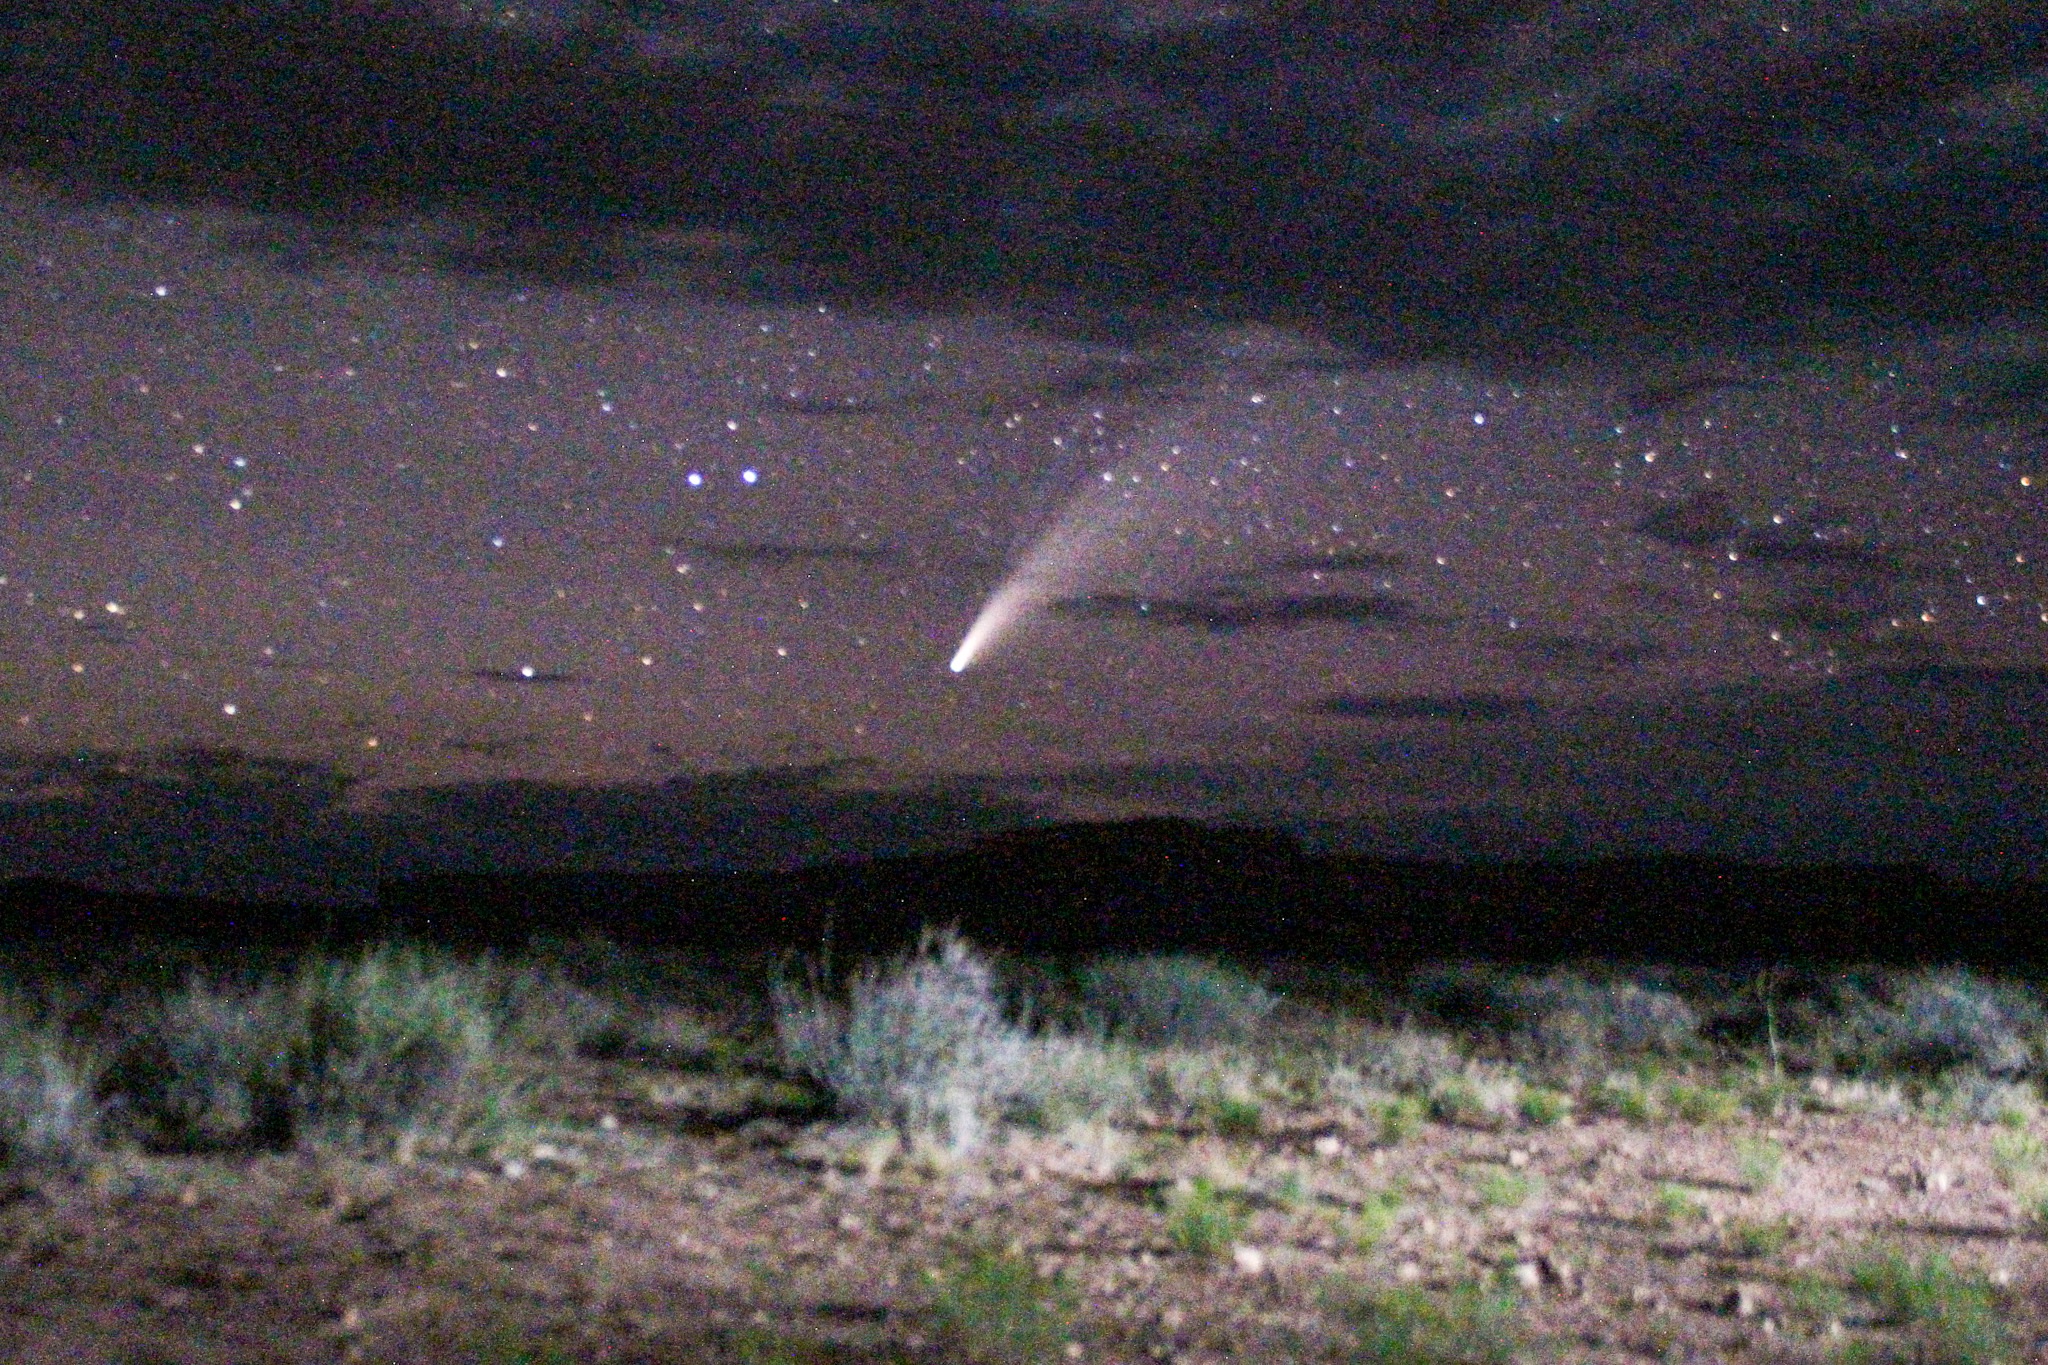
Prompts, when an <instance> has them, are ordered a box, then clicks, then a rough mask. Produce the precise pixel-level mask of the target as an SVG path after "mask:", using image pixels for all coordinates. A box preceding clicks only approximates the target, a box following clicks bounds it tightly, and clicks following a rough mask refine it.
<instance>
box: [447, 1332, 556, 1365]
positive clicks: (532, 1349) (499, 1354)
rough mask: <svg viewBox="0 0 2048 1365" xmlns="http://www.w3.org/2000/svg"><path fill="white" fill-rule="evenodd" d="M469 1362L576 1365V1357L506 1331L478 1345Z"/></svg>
mask: <svg viewBox="0 0 2048 1365" xmlns="http://www.w3.org/2000/svg"><path fill="white" fill-rule="evenodd" d="M471 1360H472V1361H474V1362H475V1365H577V1358H576V1356H575V1355H574V1354H573V1353H572V1352H571V1351H570V1350H569V1348H568V1347H566V1346H564V1345H562V1344H561V1343H560V1342H558V1341H549V1340H546V1339H545V1338H543V1339H541V1340H538V1341H536V1340H534V1339H533V1338H532V1337H531V1336H529V1335H528V1334H527V1333H524V1332H518V1331H514V1330H512V1329H509V1328H508V1329H506V1330H504V1331H501V1332H497V1333H495V1334H493V1335H492V1336H489V1337H487V1338H485V1339H484V1340H483V1341H482V1342H480V1343H479V1344H478V1345H477V1347H476V1349H475V1351H474V1353H473V1354H472V1355H471Z"/></svg>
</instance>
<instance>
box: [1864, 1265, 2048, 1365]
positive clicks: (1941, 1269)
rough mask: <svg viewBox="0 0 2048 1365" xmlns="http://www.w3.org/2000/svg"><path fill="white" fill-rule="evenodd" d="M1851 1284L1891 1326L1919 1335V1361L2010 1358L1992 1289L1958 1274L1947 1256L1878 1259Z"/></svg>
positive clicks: (1937, 1364) (1943, 1364)
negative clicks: (1875, 1307) (1917, 1258)
mask: <svg viewBox="0 0 2048 1365" xmlns="http://www.w3.org/2000/svg"><path fill="white" fill-rule="evenodd" d="M1849 1282H1850V1285H1851V1286H1852V1287H1853V1288H1854V1289H1855V1291H1856V1292H1857V1293H1858V1294H1860V1295H1862V1296H1863V1297H1864V1298H1866V1299H1869V1300H1870V1301H1871V1302H1872V1303H1874V1304H1875V1305H1876V1306H1877V1308H1878V1311H1879V1312H1880V1313H1882V1314H1883V1315H1884V1318H1885V1320H1886V1321H1888V1322H1889V1323H1891V1324H1893V1325H1895V1326H1899V1327H1903V1328H1906V1329H1908V1330H1909V1331H1910V1332H1911V1333H1912V1334H1913V1335H1914V1337H1915V1338H1916V1339H1917V1341H1916V1345H1917V1353H1916V1358H1917V1359H1918V1360H1921V1361H1924V1362H1929V1365H1991V1362H1994V1361H1998V1360H2002V1359H2007V1358H2009V1357H2008V1354H2007V1353H2008V1352H2009V1350H2010V1349H2011V1338H2010V1336H2009V1334H2008V1333H2007V1331H2006V1329H2005V1326H2004V1323H2003V1321H2002V1319H2001V1316H2000V1312H1999V1305H1998V1301H1997V1297H1996V1295H1994V1294H1993V1292H1992V1289H1991V1286H1990V1284H1989V1283H1988V1282H1987V1281H1986V1280H1985V1279H1984V1278H1983V1277H1982V1276H1978V1275H1967V1274H1964V1273H1963V1272H1961V1271H1958V1270H1957V1269H1956V1268H1955V1266H1954V1265H1953V1264H1952V1263H1951V1262H1950V1261H1949V1259H1948V1258H1947V1257H1946V1256H1939V1255H1935V1256H1928V1257H1926V1258H1925V1259H1919V1260H1916V1259H1912V1258H1909V1257H1907V1256H1906V1255H1905V1254H1903V1253H1901V1252H1891V1253H1887V1254H1883V1255H1879V1256H1875V1257H1872V1258H1871V1259H1869V1260H1865V1261H1863V1262H1860V1263H1859V1264H1857V1265H1856V1266H1855V1267H1853V1268H1852V1269H1851V1271H1850V1274H1849Z"/></svg>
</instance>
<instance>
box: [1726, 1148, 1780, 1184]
mask: <svg viewBox="0 0 2048 1365" xmlns="http://www.w3.org/2000/svg"><path fill="white" fill-rule="evenodd" d="M1735 1170H1736V1173H1737V1174H1739V1175H1740V1176H1741V1177H1742V1183H1743V1184H1745V1185H1747V1186H1749V1188H1750V1189H1752V1190H1758V1191H1762V1190H1768V1189H1770V1188H1771V1187H1772V1186H1774V1185H1776V1184H1777V1183H1778V1182H1779V1181H1780V1180H1782V1179H1783V1178H1784V1176H1785V1149H1784V1148H1783V1147H1782V1146H1780V1145H1779V1144H1778V1143H1775V1142H1773V1141H1771V1140H1770V1139H1769V1138H1760V1137H1746V1138H1743V1139H1741V1140H1740V1141H1738V1142H1737V1143H1736V1144H1735Z"/></svg>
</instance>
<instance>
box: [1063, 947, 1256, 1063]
mask: <svg viewBox="0 0 2048 1365" xmlns="http://www.w3.org/2000/svg"><path fill="white" fill-rule="evenodd" d="M1080 987H1081V997H1082V1000H1083V1001H1084V1002H1085V1005H1086V1007H1087V1009H1088V1010H1089V1011H1090V1012H1091V1013H1092V1014H1093V1016H1094V1017H1095V1018H1097V1019H1099V1020H1100V1021H1101V1023H1102V1025H1103V1027H1104V1028H1105V1029H1106V1030H1107V1031H1108V1032H1109V1034H1110V1035H1111V1036H1112V1037H1116V1038H1121V1039H1123V1040H1125V1041H1128V1042H1132V1043H1136V1044H1139V1045H1141V1046H1145V1047H1206V1046H1208V1045H1209V1044H1211V1043H1227V1042H1241V1041H1243V1040H1244V1039H1246V1038H1248V1037H1250V1036H1251V1035H1252V1033H1253V1032H1254V1031H1256V1030H1257V1028H1258V1027H1259V1025H1260V1024H1262V1023H1264V1022H1265V1019H1266V1016H1267V1015H1269V1014H1271V1013H1272V1012H1273V1010H1274V1007H1275V1006H1277V1005H1278V1004H1279V1003H1280V1001H1279V997H1278V996H1276V995H1274V994H1273V993H1272V992H1271V991H1269V990H1267V989H1266V988H1265V987H1264V986H1262V985H1260V984H1259V983H1258V982H1256V981H1254V980H1252V978H1251V977H1250V976H1248V975H1246V974H1245V973H1244V972H1243V971H1242V970H1240V969H1239V968H1237V967H1234V966H1232V965H1230V964H1228V963H1223V962H1217V961H1214V960H1213V959H1210V958H1205V957H1195V956H1191V955H1188V954H1171V955H1167V956H1147V957H1108V958H1103V959H1101V960H1099V961H1096V962H1093V963H1090V964H1089V965H1088V966H1087V967H1086V968H1084V969H1083V970H1082V972H1081V979H1080Z"/></svg>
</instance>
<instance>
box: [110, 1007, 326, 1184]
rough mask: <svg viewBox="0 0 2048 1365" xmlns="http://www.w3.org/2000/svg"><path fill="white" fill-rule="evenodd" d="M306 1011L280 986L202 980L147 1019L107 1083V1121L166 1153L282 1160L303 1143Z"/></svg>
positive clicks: (116, 1058)
mask: <svg viewBox="0 0 2048 1365" xmlns="http://www.w3.org/2000/svg"><path fill="white" fill-rule="evenodd" d="M306 1041H307V1040H306V1037H305V1013H304V1010H303V1008H302V1001H301V1000H300V999H299V997H298V996H297V995H296V994H295V993H294V992H293V991H291V990H290V989H289V988H288V987H287V986H286V985H285V984H283V983H281V982H277V981H268V982H261V983H256V984H247V985H215V984H212V983H209V982H207V981H205V980H204V979H202V978H200V977H198V976H196V975H195V976H191V977H188V978H187V979H186V981H185V983H184V985H183V986H182V987H180V988H179V989H177V990H174V991H170V992H168V993H166V994H165V995H164V996H163V997H162V998H161V999H159V1000H158V1001H156V1003H155V1004H154V1006H153V1007H152V1008H150V1009H149V1010H147V1011H146V1012H144V1013H143V1014H142V1016H141V1020H140V1023H139V1025H138V1027H137V1028H136V1029H135V1031H134V1032H133V1033H132V1034H131V1035H130V1036H129V1037H128V1038H127V1039H126V1041H125V1042H123V1043H122V1044H121V1045H120V1046H119V1048H118V1049H117V1050H116V1053H115V1056H114V1060H113V1062H112V1064H111V1065H110V1066H109V1067H108V1068H107V1071H106V1073H105V1075H104V1077H103V1078H102V1087H103V1094H104V1096H105V1099H106V1103H107V1107H108V1113H109V1119H110V1121H111V1122H114V1123H116V1124H118V1126H119V1127H120V1128H121V1129H122V1130H123V1131H124V1132H125V1133H126V1134H127V1135H128V1136H129V1137H131V1138H133V1139H134V1140H136V1141H138V1142H140V1143H141V1144H142V1145H143V1146H144V1147H146V1148H148V1149H150V1150H152V1151H159V1152H206V1151H227V1150H237V1149H250V1148H256V1149H271V1150H281V1149H283V1148H286V1147H289V1146H290V1145H291V1143H292V1141H293V1139H294V1137H295V1135H296V1129H297V1127H298V1118H297V1116H296V1114H295V1112H294V1108H295V1105H294V1099H293V1093H292V1092H293V1075H292V1061H293V1057H294V1055H295V1054H298V1053H301V1052H302V1051H303V1049H304V1047H305V1044H306Z"/></svg>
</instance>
